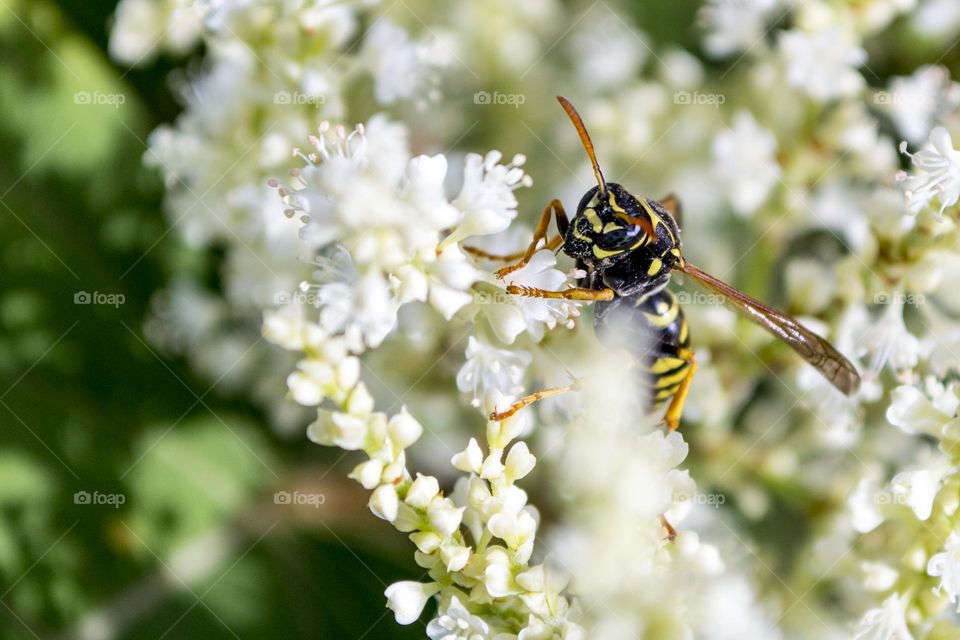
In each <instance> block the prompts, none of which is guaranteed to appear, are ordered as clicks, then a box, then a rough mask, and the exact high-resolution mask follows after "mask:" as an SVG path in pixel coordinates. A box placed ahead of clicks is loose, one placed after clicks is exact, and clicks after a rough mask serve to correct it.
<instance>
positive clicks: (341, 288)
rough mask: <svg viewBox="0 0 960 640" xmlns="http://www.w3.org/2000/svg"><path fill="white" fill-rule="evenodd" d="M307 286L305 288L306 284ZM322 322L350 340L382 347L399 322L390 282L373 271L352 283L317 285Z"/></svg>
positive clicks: (330, 329)
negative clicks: (384, 340) (351, 284)
mask: <svg viewBox="0 0 960 640" xmlns="http://www.w3.org/2000/svg"><path fill="white" fill-rule="evenodd" d="M304 288H306V287H304ZM316 296H317V304H318V305H319V306H320V325H321V326H322V327H323V328H324V329H326V330H327V331H328V332H330V333H331V334H345V335H346V336H348V339H349V340H350V342H351V343H353V344H356V343H357V342H358V341H362V342H363V343H366V345H367V346H369V347H376V346H379V344H380V343H381V342H383V339H384V338H386V336H387V334H388V333H390V331H391V330H392V329H393V327H394V325H395V324H396V322H397V309H398V307H399V305H398V303H397V301H396V299H395V298H394V296H393V295H392V293H391V291H390V287H389V284H388V283H387V281H386V280H385V279H384V278H383V277H382V276H381V275H380V274H379V273H377V272H375V271H370V272H369V273H367V274H366V275H365V276H363V278H361V279H360V280H359V281H358V282H356V283H355V284H354V285H353V286H350V285H349V284H346V283H340V282H337V283H329V284H323V285H319V286H318V287H317V288H316Z"/></svg>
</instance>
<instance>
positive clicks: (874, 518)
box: [847, 478, 883, 533]
mask: <svg viewBox="0 0 960 640" xmlns="http://www.w3.org/2000/svg"><path fill="white" fill-rule="evenodd" d="M880 495H881V494H880V490H879V488H878V487H877V485H876V483H875V482H873V481H872V480H871V479H869V478H861V479H860V482H858V483H857V486H856V488H855V489H854V491H853V493H851V494H850V497H849V498H848V499H847V505H848V508H849V509H850V515H851V516H852V518H853V529H854V530H855V531H859V532H860V533H867V532H868V531H873V530H874V529H876V528H877V527H878V526H880V524H881V523H882V522H883V514H881V513H880V507H879V503H880V500H878V496H880Z"/></svg>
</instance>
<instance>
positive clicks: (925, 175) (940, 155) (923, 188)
mask: <svg viewBox="0 0 960 640" xmlns="http://www.w3.org/2000/svg"><path fill="white" fill-rule="evenodd" d="M900 150H901V151H902V152H903V153H905V154H907V155H908V156H910V159H911V160H912V161H913V173H912V174H910V175H906V176H903V177H902V178H901V186H902V187H903V192H904V194H905V195H906V198H907V210H908V211H909V212H910V213H912V214H917V213H919V212H920V211H922V210H923V209H926V208H927V207H930V206H932V204H933V201H934V199H936V200H938V201H939V202H940V209H939V211H938V213H939V214H941V215H942V214H943V212H944V210H946V208H947V207H952V206H953V205H955V204H956V203H957V201H958V200H960V151H957V150H956V149H954V148H953V139H952V138H951V137H950V133H949V132H948V131H947V130H946V129H944V128H943V127H936V128H935V129H934V130H933V131H931V132H930V139H929V141H928V142H927V143H926V144H924V146H923V148H921V149H920V151H918V152H917V153H915V154H909V153H907V150H906V143H904V144H902V145H901V146H900Z"/></svg>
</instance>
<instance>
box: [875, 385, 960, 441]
mask: <svg viewBox="0 0 960 640" xmlns="http://www.w3.org/2000/svg"><path fill="white" fill-rule="evenodd" d="M938 387H939V388H938ZM928 389H929V391H933V392H934V393H933V395H932V398H933V400H931V399H930V397H928V396H927V394H925V393H924V392H923V391H922V390H920V389H918V388H916V387H913V386H909V385H901V386H899V387H897V388H895V389H894V390H893V391H892V392H891V402H890V406H889V407H888V408H887V420H889V421H890V424H892V425H894V426H896V427H897V428H899V429H901V430H902V431H904V432H905V433H926V434H929V435H932V436H934V437H940V436H941V435H942V434H943V428H944V427H945V426H946V424H947V423H948V422H950V421H951V420H952V419H953V418H954V417H956V415H957V409H958V408H960V397H958V396H957V393H956V389H955V386H954V385H953V384H951V385H949V386H946V387H944V386H943V385H937V384H935V383H934V384H930V385H928Z"/></svg>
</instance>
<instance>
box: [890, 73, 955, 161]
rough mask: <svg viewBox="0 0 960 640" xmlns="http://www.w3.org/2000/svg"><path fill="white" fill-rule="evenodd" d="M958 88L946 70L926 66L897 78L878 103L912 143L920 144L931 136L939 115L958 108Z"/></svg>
mask: <svg viewBox="0 0 960 640" xmlns="http://www.w3.org/2000/svg"><path fill="white" fill-rule="evenodd" d="M957 97H958V96H957V88H956V85H955V84H953V83H952V82H951V81H950V74H949V73H948V72H947V70H946V69H945V68H943V67H935V66H923V67H920V68H919V69H917V70H916V71H914V72H913V74H912V75H909V76H902V77H897V78H893V79H892V80H891V81H890V89H889V91H885V92H880V93H878V94H877V96H876V98H875V102H877V103H878V104H879V106H881V107H882V108H884V109H885V110H886V111H887V113H889V114H890V117H891V118H892V119H893V122H894V124H895V125H896V126H897V129H898V130H899V131H900V133H901V134H903V137H904V138H905V139H906V140H907V142H909V143H910V144H919V143H920V142H922V141H923V140H924V139H926V138H927V136H928V135H930V129H931V127H932V126H933V124H934V122H935V119H936V117H937V115H938V114H939V113H941V112H945V111H947V110H948V109H950V108H952V107H955V106H956V102H957Z"/></svg>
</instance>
